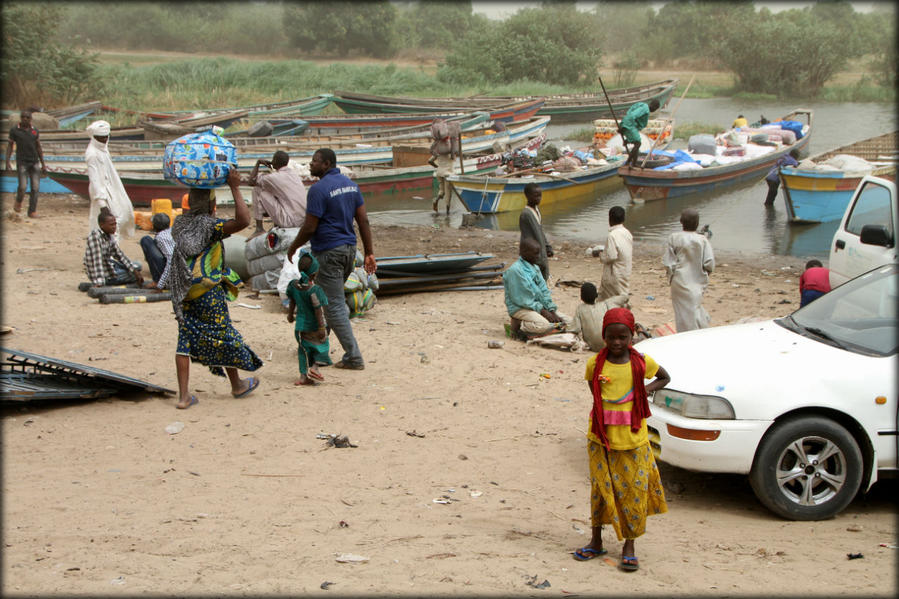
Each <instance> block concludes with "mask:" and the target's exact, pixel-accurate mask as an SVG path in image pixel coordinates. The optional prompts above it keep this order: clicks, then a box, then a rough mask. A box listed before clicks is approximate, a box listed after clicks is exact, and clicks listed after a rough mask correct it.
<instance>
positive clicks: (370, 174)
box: [48, 133, 546, 208]
mask: <svg viewBox="0 0 899 599" xmlns="http://www.w3.org/2000/svg"><path fill="white" fill-rule="evenodd" d="M545 141H546V134H545V133H541V134H539V135H537V136H535V137H533V138H530V139H526V140H523V141H521V142H520V144H521V145H520V147H524V148H525V149H528V150H536V149H538V148H539V147H540V146H541V145H542V144H543V143H544V142H545ZM292 159H297V157H296V156H293V157H292ZM502 159H503V155H502V153H490V154H482V155H476V156H469V157H464V158H463V161H462V169H464V171H465V172H466V173H469V174H471V173H486V172H491V171H493V170H495V169H496V168H497V167H498V166H500V165H501V164H502ZM300 162H302V161H300ZM254 164H255V162H254ZM338 166H347V165H346V163H343V162H340V160H339V159H338ZM250 168H251V167H244V168H242V169H241V172H244V173H246V174H247V176H248V175H249V170H250ZM348 170H349V171H350V172H349V173H348V174H349V176H350V178H352V179H353V181H355V182H356V184H357V185H359V189H360V191H362V193H363V195H364V194H369V193H371V194H383V193H395V192H409V191H417V190H420V191H421V192H422V193H424V194H431V193H433V190H434V167H432V166H431V165H429V164H426V163H425V164H413V165H408V166H392V165H380V164H379V165H354V166H351V167H350V168H349V169H348ZM48 177H49V178H50V179H52V180H53V181H55V182H57V183H59V184H60V185H62V186H64V187H65V188H67V189H69V190H70V191H71V192H72V193H76V194H78V195H80V196H81V197H83V198H85V199H88V200H89V199H90V193H89V187H90V182H89V179H88V175H87V169H86V168H85V167H84V166H83V164H82V165H79V166H59V165H54V166H51V167H50V168H49V169H48ZM119 177H120V178H121V180H122V185H123V186H124V187H125V192H126V193H127V194H128V197H129V198H130V199H131V203H132V204H133V205H134V206H135V207H136V208H144V207H147V206H150V205H151V204H152V200H154V199H160V198H165V199H169V200H171V201H172V202H173V205H180V202H181V196H183V195H184V194H185V193H186V192H187V187H185V186H183V185H180V184H178V183H175V182H172V181H168V180H166V179H165V177H163V174H162V159H161V158H160V159H159V162H158V164H157V165H154V166H153V167H150V168H145V169H139V170H137V169H135V170H119ZM303 182H304V183H305V184H306V185H307V186H308V185H311V184H312V183H314V182H315V179H313V178H310V177H305V178H304V180H303ZM252 192H253V189H252V187H250V186H249V185H246V186H241V194H242V195H243V196H244V198H245V199H247V201H249V200H250V198H251V197H252ZM216 197H217V200H218V203H219V204H222V205H228V204H231V203H233V199H232V198H231V192H230V190H229V189H228V188H227V187H225V188H221V189H218V190H216Z"/></svg>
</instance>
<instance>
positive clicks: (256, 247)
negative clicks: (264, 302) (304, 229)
mask: <svg viewBox="0 0 899 599" xmlns="http://www.w3.org/2000/svg"><path fill="white" fill-rule="evenodd" d="M299 232H300V229H299V227H292V228H282V227H274V228H272V229H271V230H270V231H269V232H268V233H267V234H266V235H259V236H257V237H254V238H252V239H250V240H249V241H247V244H246V246H245V247H244V255H245V256H246V259H247V273H248V274H249V275H250V277H251V278H250V281H249V283H250V287H252V288H253V289H274V288H275V287H276V286H277V285H278V281H279V277H280V274H281V271H282V269H283V266H284V263H285V262H286V260H285V258H286V256H287V250H288V248H290V244H291V243H293V240H294V239H295V238H296V236H297V233H299ZM284 289H285V290H286V289H287V286H286V284H285V287H284Z"/></svg>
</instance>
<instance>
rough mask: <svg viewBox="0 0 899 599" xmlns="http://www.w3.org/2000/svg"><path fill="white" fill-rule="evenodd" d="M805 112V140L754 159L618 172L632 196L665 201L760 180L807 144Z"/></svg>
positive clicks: (809, 132) (808, 129)
mask: <svg viewBox="0 0 899 599" xmlns="http://www.w3.org/2000/svg"><path fill="white" fill-rule="evenodd" d="M802 113H803V114H807V116H808V119H809V126H808V127H807V132H806V133H805V134H804V135H803V137H802V139H799V140H797V141H796V142H795V143H794V144H792V145H789V146H787V145H784V146H782V147H780V148H777V149H776V150H775V151H773V152H770V153H767V154H763V155H761V156H757V157H755V158H750V159H748V160H742V161H740V162H734V163H732V164H727V165H722V166H713V167H705V168H702V169H696V170H674V169H667V170H654V169H644V168H639V167H631V166H623V167H621V168H620V169H619V170H618V174H619V175H620V176H621V178H622V179H624V185H625V187H626V188H627V190H628V192H629V193H630V196H631V199H633V200H635V201H650V200H663V199H667V198H676V197H681V196H685V195H693V194H699V193H708V192H712V191H718V190H721V189H726V188H728V187H732V186H734V185H739V184H741V183H748V182H751V181H758V180H759V179H762V178H763V177H764V176H765V175H766V174H767V173H768V171H770V170H771V167H773V166H774V163H775V162H777V160H778V158H780V157H781V156H783V155H784V154H787V153H789V152H791V151H792V150H798V151H799V152H800V154H801V153H802V152H803V151H804V150H805V148H806V147H807V146H808V143H809V140H810V139H811V133H812V127H811V113H810V111H802ZM793 114H796V113H793ZM793 114H791V115H788V116H793Z"/></svg>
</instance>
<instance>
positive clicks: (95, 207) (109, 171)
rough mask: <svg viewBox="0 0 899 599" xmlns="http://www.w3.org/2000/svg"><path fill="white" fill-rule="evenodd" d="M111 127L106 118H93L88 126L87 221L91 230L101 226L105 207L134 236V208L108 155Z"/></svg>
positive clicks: (120, 226) (120, 227)
mask: <svg viewBox="0 0 899 599" xmlns="http://www.w3.org/2000/svg"><path fill="white" fill-rule="evenodd" d="M109 131H110V128H109V123H107V122H106V121H94V122H93V123H91V124H90V125H88V126H87V132H88V133H90V135H91V140H90V142H89V143H88V145H87V150H85V152H84V162H85V163H86V164H87V178H88V181H90V187H89V193H90V197H91V208H90V213H89V214H88V218H89V223H88V224H89V226H90V230H94V229H96V228H98V225H97V217H98V216H99V215H100V209H101V208H106V209H108V210H109V211H110V212H111V213H112V214H113V215H114V216H115V219H116V224H117V226H116V229H117V230H118V231H119V232H121V233H122V234H123V235H124V236H125V237H131V236H133V235H134V208H133V207H132V205H131V199H130V198H129V197H128V194H127V193H126V192H125V186H124V185H122V179H121V178H119V173H118V172H117V171H116V168H115V165H114V164H113V163H112V156H110V155H109V148H108V145H107V144H108V142H109Z"/></svg>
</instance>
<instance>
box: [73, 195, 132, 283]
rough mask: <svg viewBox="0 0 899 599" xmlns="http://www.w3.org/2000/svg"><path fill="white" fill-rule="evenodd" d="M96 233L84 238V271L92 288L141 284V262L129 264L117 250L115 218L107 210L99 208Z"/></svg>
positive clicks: (123, 254) (126, 257) (126, 258)
mask: <svg viewBox="0 0 899 599" xmlns="http://www.w3.org/2000/svg"><path fill="white" fill-rule="evenodd" d="M97 225H99V227H100V228H99V229H94V230H93V231H91V232H90V234H89V235H88V236H87V247H86V248H85V250H84V269H85V271H87V277H88V278H89V279H90V281H91V285H93V286H94V287H102V286H105V285H124V284H127V283H134V282H137V283H138V284H139V285H143V284H144V277H143V275H142V274H141V272H140V270H141V265H140V262H132V261H131V260H129V259H128V256H126V255H125V252H123V251H122V248H120V247H119V244H118V242H116V239H115V233H116V228H117V223H116V217H115V215H114V214H113V213H112V212H110V211H109V209H108V208H105V207H104V208H101V209H100V214H99V215H98V216H97Z"/></svg>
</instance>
